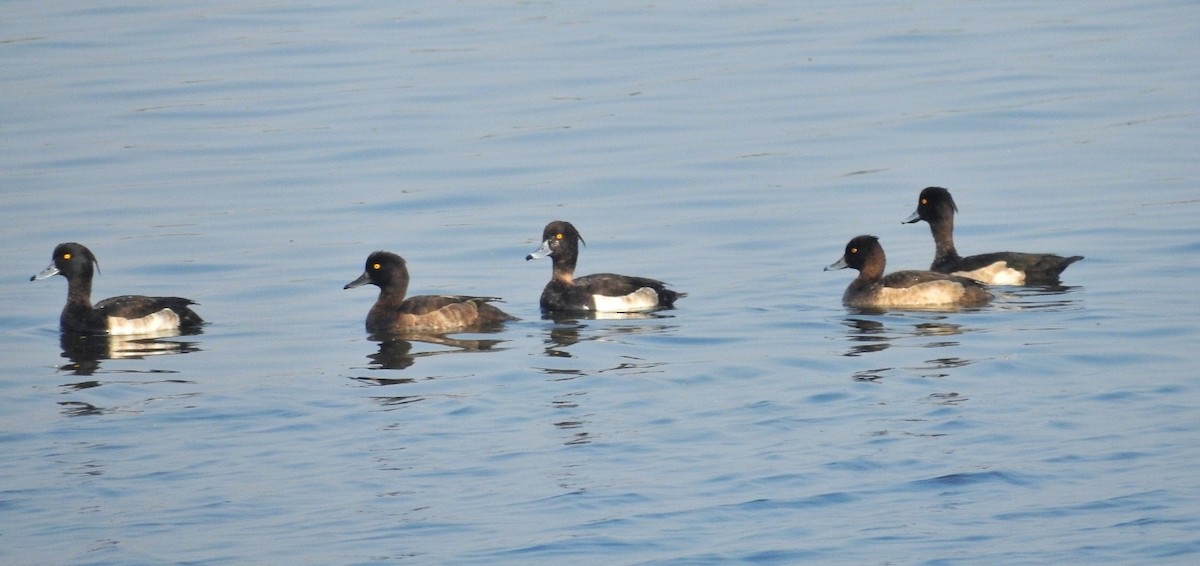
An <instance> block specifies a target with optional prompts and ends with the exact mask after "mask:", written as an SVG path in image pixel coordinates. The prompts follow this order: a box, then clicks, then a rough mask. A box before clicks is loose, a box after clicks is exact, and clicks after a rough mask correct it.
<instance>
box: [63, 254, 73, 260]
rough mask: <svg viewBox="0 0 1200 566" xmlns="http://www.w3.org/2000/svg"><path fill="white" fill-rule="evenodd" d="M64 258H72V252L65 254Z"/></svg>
mask: <svg viewBox="0 0 1200 566" xmlns="http://www.w3.org/2000/svg"><path fill="white" fill-rule="evenodd" d="M63 259H71V254H69V253H67V254H63Z"/></svg>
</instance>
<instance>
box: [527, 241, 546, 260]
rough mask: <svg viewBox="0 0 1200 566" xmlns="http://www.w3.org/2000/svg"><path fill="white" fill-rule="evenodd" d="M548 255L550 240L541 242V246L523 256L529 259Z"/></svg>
mask: <svg viewBox="0 0 1200 566" xmlns="http://www.w3.org/2000/svg"><path fill="white" fill-rule="evenodd" d="M548 255H550V240H546V241H545V242H542V247H540V248H538V249H537V251H535V252H533V253H531V254H529V255H527V256H525V261H529V260H531V259H542V258H544V257H546V256H548Z"/></svg>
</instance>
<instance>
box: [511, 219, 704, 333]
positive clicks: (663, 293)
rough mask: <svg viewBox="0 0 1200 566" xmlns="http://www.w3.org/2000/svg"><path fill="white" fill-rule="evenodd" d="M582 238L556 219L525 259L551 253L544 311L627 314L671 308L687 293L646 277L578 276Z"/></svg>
mask: <svg viewBox="0 0 1200 566" xmlns="http://www.w3.org/2000/svg"><path fill="white" fill-rule="evenodd" d="M580 242H583V237H582V236H580V235H579V231H578V230H576V229H575V226H573V225H572V224H571V223H570V222H566V221H564V220H555V221H554V222H551V223H549V224H547V225H546V228H545V229H544V230H542V245H541V247H540V248H538V249H537V251H534V252H533V253H531V254H529V255H527V256H525V259H526V260H531V259H540V258H543V257H546V256H550V259H551V261H552V262H553V267H552V270H551V277H550V282H549V283H547V284H546V288H545V289H543V290H542V298H541V301H540V303H541V307H542V310H543V311H560V312H596V313H628V312H641V311H649V310H654V309H659V308H665V307H670V306H672V305H674V304H675V300H676V299H678V298H680V297H684V296H686V294H685V293H679V292H677V291H672V290H670V289H667V288H666V283H663V282H662V281H658V280H655V279H647V278H645V277H633V276H629V275H617V274H614V273H595V274H592V275H585V276H583V277H575V262H576V260H578V259H579V244H580ZM583 243H584V244H586V242H583Z"/></svg>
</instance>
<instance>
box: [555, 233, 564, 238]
mask: <svg viewBox="0 0 1200 566" xmlns="http://www.w3.org/2000/svg"><path fill="white" fill-rule="evenodd" d="M554 239H555V240H561V239H563V235H562V232H559V233H557V234H555V235H554Z"/></svg>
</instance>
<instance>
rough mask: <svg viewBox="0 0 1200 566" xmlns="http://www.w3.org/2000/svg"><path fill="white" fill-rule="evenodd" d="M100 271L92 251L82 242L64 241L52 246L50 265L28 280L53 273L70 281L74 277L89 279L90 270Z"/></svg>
mask: <svg viewBox="0 0 1200 566" xmlns="http://www.w3.org/2000/svg"><path fill="white" fill-rule="evenodd" d="M93 270H95V272H97V273H98V272H99V271H100V263H99V262H97V261H96V256H94V255H92V251H91V250H89V249H87V248H86V247H84V245H83V244H77V243H75V242H66V243H63V244H59V245H57V246H55V247H54V255H53V256H52V257H51V258H50V265H48V266H46V269H43V270H42V271H41V272H40V273H38V274H37V275H34V276H33V277H30V278H29V280H30V281H36V280H39V279H46V278H49V277H53V276H55V275H62V276H63V277H66V278H67V281H71V280H73V279H75V278H82V279H86V280H88V281H90V280H91V279H92V272H93Z"/></svg>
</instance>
